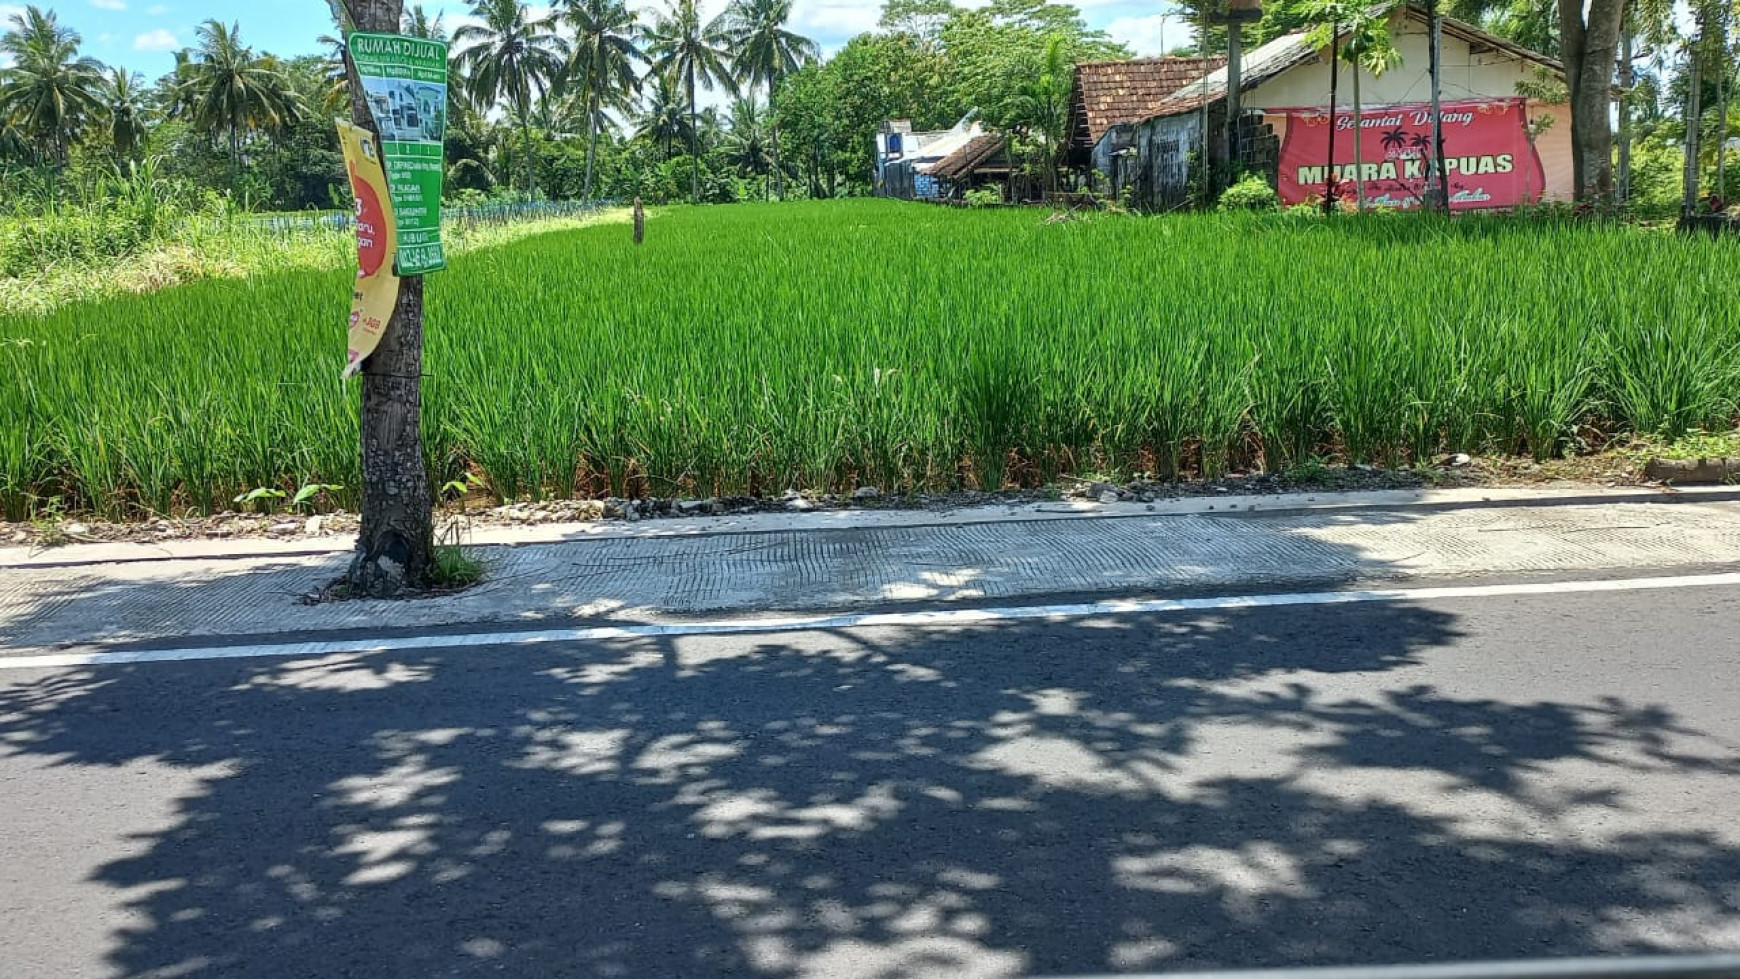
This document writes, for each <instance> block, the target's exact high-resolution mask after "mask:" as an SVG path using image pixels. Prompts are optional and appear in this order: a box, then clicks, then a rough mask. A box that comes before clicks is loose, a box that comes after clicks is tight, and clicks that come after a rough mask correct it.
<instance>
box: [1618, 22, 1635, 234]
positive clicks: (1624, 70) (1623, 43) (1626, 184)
mask: <svg viewBox="0 0 1740 979" xmlns="http://www.w3.org/2000/svg"><path fill="white" fill-rule="evenodd" d="M1632 40H1633V38H1632V32H1631V29H1630V28H1629V27H1628V28H1626V30H1625V34H1624V36H1623V37H1622V38H1621V39H1620V49H1619V180H1618V183H1617V185H1616V187H1615V189H1614V199H1615V200H1617V201H1618V202H1619V203H1620V204H1621V205H1625V204H1630V203H1631V87H1632V85H1633V84H1634V82H1635V79H1634V78H1633V77H1632V71H1633V66H1632V59H1633V57H1634V54H1633V52H1632V49H1631V46H1632Z"/></svg>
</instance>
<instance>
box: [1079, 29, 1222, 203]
mask: <svg viewBox="0 0 1740 979" xmlns="http://www.w3.org/2000/svg"><path fill="white" fill-rule="evenodd" d="M1225 64H1226V59H1225V58H1224V57H1216V58H1139V59H1137V60H1135V61H1094V62H1085V63H1083V64H1079V65H1076V66H1075V80H1074V84H1073V85H1072V86H1071V90H1070V96H1069V150H1068V163H1069V165H1070V166H1072V167H1074V168H1076V169H1077V170H1079V171H1081V172H1083V173H1086V174H1089V175H1090V176H1091V175H1094V174H1098V175H1099V180H1100V183H1101V186H1100V187H1098V188H1096V189H1101V190H1104V189H1107V186H1108V185H1115V184H1116V183H1117V182H1118V181H1119V172H1118V166H1119V164H1120V163H1121V162H1123V161H1124V160H1125V159H1126V156H1125V155H1123V154H1124V151H1125V150H1128V149H1129V148H1130V145H1131V143H1132V142H1133V140H1134V136H1135V130H1136V125H1137V123H1140V122H1141V121H1143V120H1144V119H1147V118H1148V117H1149V116H1152V115H1153V114H1154V111H1155V110H1156V109H1157V108H1158V107H1159V106H1160V105H1161V104H1162V103H1164V102H1165V101H1166V99H1167V98H1169V97H1170V96H1172V95H1173V94H1175V93H1176V92H1177V91H1178V90H1179V89H1181V88H1184V87H1185V86H1186V85H1189V84H1190V83H1192V82H1195V81H1198V80H1200V79H1201V78H1202V77H1203V76H1204V75H1205V74H1207V73H1208V72H1210V71H1213V70H1215V69H1217V68H1220V67H1222V66H1223V65H1225Z"/></svg>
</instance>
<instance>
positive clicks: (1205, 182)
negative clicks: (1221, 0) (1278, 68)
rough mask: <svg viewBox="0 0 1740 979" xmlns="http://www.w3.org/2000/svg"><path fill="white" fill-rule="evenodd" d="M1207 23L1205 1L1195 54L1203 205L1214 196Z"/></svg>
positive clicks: (1207, 11)
mask: <svg viewBox="0 0 1740 979" xmlns="http://www.w3.org/2000/svg"><path fill="white" fill-rule="evenodd" d="M1208 24H1209V4H1208V3H1206V2H1205V3H1203V5H1202V24H1201V27H1202V43H1201V44H1198V45H1197V46H1196V53H1197V56H1198V57H1200V58H1201V59H1202V65H1203V69H1204V70H1203V73H1202V77H1203V81H1202V82H1201V83H1199V84H1201V85H1202V91H1201V93H1200V96H1199V101H1200V102H1201V103H1202V104H1201V105H1200V106H1199V109H1200V110H1201V113H1202V120H1201V122H1202V132H1201V133H1200V134H1199V136H1198V139H1199V142H1200V144H1201V147H1202V150H1201V152H1200V153H1199V154H1198V155H1199V156H1201V157H1202V200H1201V201H1200V202H1199V203H1201V204H1204V205H1206V204H1208V202H1209V201H1210V199H1212V198H1213V197H1214V167H1212V166H1210V165H1209V163H1210V160H1211V159H1212V158H1213V154H1212V153H1210V152H1209V149H1208V85H1207V79H1208V71H1207V67H1208Z"/></svg>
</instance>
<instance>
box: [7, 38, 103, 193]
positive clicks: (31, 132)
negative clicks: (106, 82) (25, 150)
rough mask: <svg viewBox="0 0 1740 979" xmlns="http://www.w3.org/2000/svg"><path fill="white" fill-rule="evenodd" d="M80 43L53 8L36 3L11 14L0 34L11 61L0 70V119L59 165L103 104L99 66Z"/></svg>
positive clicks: (98, 113)
mask: <svg viewBox="0 0 1740 979" xmlns="http://www.w3.org/2000/svg"><path fill="white" fill-rule="evenodd" d="M81 43H83V39H82V38H81V37H79V33H78V32H77V31H75V30H73V29H72V28H70V27H63V26H62V25H61V23H60V20H59V19H58V18H57V17H56V16H55V14H54V11H52V10H50V11H44V10H43V9H42V8H41V7H37V6H34V5H32V6H29V7H26V8H24V12H23V13H17V14H13V15H12V19H11V29H10V30H8V31H7V32H6V33H5V34H0V55H4V56H6V57H7V58H9V59H10V60H11V61H12V66H11V67H9V68H5V69H0V118H3V119H5V120H7V121H8V122H9V123H10V124H11V127H12V128H13V129H14V130H16V131H18V132H19V133H21V134H22V135H23V136H24V137H25V138H26V139H28V140H29V141H30V142H32V143H35V144H36V146H37V149H38V152H40V153H42V154H43V155H44V156H46V157H48V158H50V159H53V160H55V161H56V162H58V163H61V164H65V163H66V162H67V157H68V154H69V152H70V151H71V148H72V144H73V142H74V141H76V140H77V139H78V137H79V135H80V134H81V133H82V132H83V131H84V129H85V127H86V126H88V125H89V124H90V123H91V121H92V120H93V119H95V118H97V117H98V116H99V115H100V113H101V109H102V102H101V101H100V99H99V97H98V89H99V88H100V86H101V84H102V75H103V66H102V64H101V63H100V62H98V61H97V60H96V59H94V58H83V57H80V56H79V45H80V44H81Z"/></svg>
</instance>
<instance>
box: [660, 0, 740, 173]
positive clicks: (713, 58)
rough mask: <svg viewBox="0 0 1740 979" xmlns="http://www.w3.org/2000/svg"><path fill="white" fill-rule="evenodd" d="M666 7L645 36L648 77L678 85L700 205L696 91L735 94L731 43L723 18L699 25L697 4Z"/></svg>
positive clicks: (677, 2) (677, 0)
mask: <svg viewBox="0 0 1740 979" xmlns="http://www.w3.org/2000/svg"><path fill="white" fill-rule="evenodd" d="M669 3H670V8H669V9H667V10H666V11H665V12H664V13H663V14H662V15H660V17H659V19H658V21H657V23H655V24H654V25H653V28H652V30H651V31H649V32H648V33H647V40H648V44H647V52H648V54H650V55H651V56H652V72H653V74H656V75H664V76H668V77H669V78H671V79H673V80H677V81H680V82H681V83H682V86H683V96H684V100H685V102H686V103H687V104H688V107H689V156H690V157H691V158H692V161H693V166H694V172H693V178H692V190H691V196H692V199H693V201H694V202H695V203H697V204H698V203H700V201H701V148H700V147H699V146H697V145H696V134H697V133H698V132H699V130H700V126H699V125H698V124H697V119H696V117H697V116H698V115H699V114H700V107H699V106H698V105H697V104H696V101H695V90H696V89H697V88H705V89H706V90H707V91H709V92H711V91H712V90H713V89H714V87H715V86H723V87H724V89H725V91H727V92H729V93H731V94H732V95H735V94H737V81H736V79H735V78H734V77H733V75H732V74H731V52H730V45H731V43H732V38H731V35H730V34H729V33H727V31H726V29H725V26H726V24H725V21H724V18H723V17H721V18H717V19H715V20H713V21H711V22H708V23H703V22H702V20H701V8H700V3H699V0H669Z"/></svg>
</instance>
